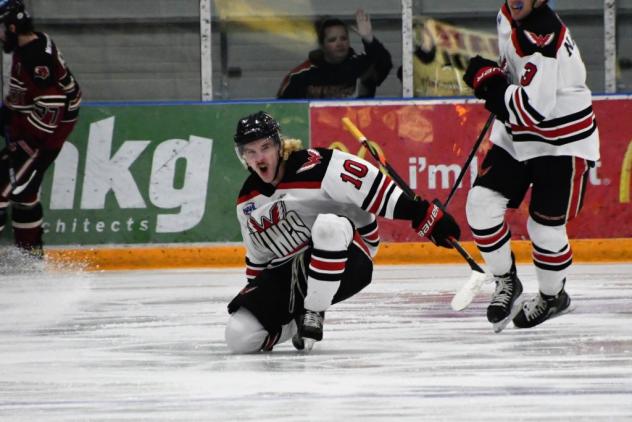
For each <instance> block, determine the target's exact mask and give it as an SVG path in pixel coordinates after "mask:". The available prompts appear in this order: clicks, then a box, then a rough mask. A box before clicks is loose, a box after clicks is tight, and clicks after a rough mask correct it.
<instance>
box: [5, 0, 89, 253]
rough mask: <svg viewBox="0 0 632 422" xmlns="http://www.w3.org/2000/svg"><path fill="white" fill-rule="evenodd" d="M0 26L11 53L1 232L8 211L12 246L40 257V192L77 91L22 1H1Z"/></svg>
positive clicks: (75, 106) (73, 118)
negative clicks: (34, 24)
mask: <svg viewBox="0 0 632 422" xmlns="http://www.w3.org/2000/svg"><path fill="white" fill-rule="evenodd" d="M0 21H1V22H2V34H1V35H0V40H1V41H2V43H3V48H4V51H5V52H6V53H12V67H11V79H10V81H9V94H8V95H7V97H6V98H5V100H4V104H3V106H2V112H1V122H0V123H1V126H2V131H0V134H1V135H2V136H4V138H5V141H6V147H5V148H4V149H3V150H2V151H0V230H2V229H3V228H4V226H5V224H6V222H7V220H8V209H9V206H10V207H11V220H12V221H11V223H12V226H13V232H14V238H15V243H16V245H17V246H18V247H19V248H22V249H24V250H25V251H27V252H29V253H31V254H32V255H34V256H37V257H41V256H42V255H43V249H42V218H43V213H42V205H41V204H40V201H39V189H40V185H41V183H42V179H43V177H44V173H45V172H46V170H47V169H48V167H49V166H50V165H51V164H52V163H53V161H54V160H55V158H56V157H57V155H58V154H59V151H60V150H61V147H62V145H63V143H64V141H65V140H66V138H67V137H68V135H69V134H70V132H71V131H72V129H73V127H74V126H75V123H76V122H77V117H78V114H79V103H80V102H81V91H80V89H79V85H78V84H77V83H76V81H75V79H74V77H73V76H72V74H71V73H70V71H69V70H68V68H67V66H66V64H65V62H64V60H63V58H62V56H61V53H60V52H59V50H57V47H56V46H55V44H54V43H53V40H51V38H50V37H49V36H48V35H47V34H45V33H42V32H35V31H34V28H33V21H32V19H31V17H30V15H29V14H28V12H27V11H26V10H25V9H24V4H23V2H22V1H21V0H0Z"/></svg>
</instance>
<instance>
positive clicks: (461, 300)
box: [443, 113, 496, 311]
mask: <svg viewBox="0 0 632 422" xmlns="http://www.w3.org/2000/svg"><path fill="white" fill-rule="evenodd" d="M495 118H496V116H494V113H491V114H490V115H489V117H488V118H487V121H486V122H485V126H483V130H481V133H480V134H479V135H478V139H476V142H475V143H474V146H473V147H472V151H471V152H470V155H469V156H468V157H467V160H465V164H463V167H462V168H461V172H460V173H459V176H458V177H457V178H456V182H454V185H453V186H452V190H451V191H450V194H449V195H448V197H447V199H446V200H445V202H444V203H443V206H444V207H445V208H448V204H449V203H450V201H451V200H452V198H453V197H454V194H455V193H456V190H457V189H458V187H459V184H460V183H461V180H463V177H464V176H465V173H466V172H467V169H468V167H469V166H470V163H471V162H472V160H473V159H474V156H475V155H476V152H477V151H478V148H479V147H480V146H481V143H482V142H483V139H485V135H486V134H487V131H488V130H489V127H490V126H491V125H492V123H493V122H494V119H495ZM487 281H491V275H488V274H485V277H470V279H469V280H468V281H467V282H466V283H464V284H463V285H462V286H461V288H460V289H459V290H457V291H456V293H455V294H454V297H453V298H452V301H451V302H450V306H451V307H452V309H454V310H455V311H461V310H463V309H465V308H467V307H468V306H469V304H470V303H472V300H474V297H476V295H477V294H478V292H480V291H481V288H482V287H483V284H484V283H485V282H487Z"/></svg>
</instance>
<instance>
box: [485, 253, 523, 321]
mask: <svg viewBox="0 0 632 422" xmlns="http://www.w3.org/2000/svg"><path fill="white" fill-rule="evenodd" d="M494 281H495V282H496V290H495V291H494V294H493V295H492V300H491V303H490V304H489V306H488V307H487V320H488V321H489V322H491V323H492V324H493V326H494V332H496V333H499V332H501V331H502V330H504V329H505V327H506V326H507V324H509V323H510V322H511V320H512V319H513V317H514V316H516V314H517V313H518V312H519V311H520V306H519V304H520V303H521V301H520V296H521V295H522V283H521V282H520V280H519V279H518V275H517V274H516V266H515V265H512V266H511V270H509V272H508V273H507V274H503V275H501V276H497V275H495V276H494Z"/></svg>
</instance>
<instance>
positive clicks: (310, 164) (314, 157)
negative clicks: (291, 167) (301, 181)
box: [296, 148, 323, 174]
mask: <svg viewBox="0 0 632 422" xmlns="http://www.w3.org/2000/svg"><path fill="white" fill-rule="evenodd" d="M307 154H308V157H307V161H306V162H305V163H304V164H303V165H302V166H301V168H300V169H298V170H296V173H297V174H298V173H302V172H304V171H307V170H311V169H313V168H314V167H316V166H317V165H319V164H320V162H321V160H322V159H323V157H322V156H321V155H320V153H319V152H318V151H316V150H315V149H311V148H310V149H308V150H307Z"/></svg>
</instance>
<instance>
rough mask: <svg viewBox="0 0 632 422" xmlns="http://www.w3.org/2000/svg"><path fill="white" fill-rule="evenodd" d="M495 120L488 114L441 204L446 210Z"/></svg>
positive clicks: (492, 115)
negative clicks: (457, 175) (459, 171)
mask: <svg viewBox="0 0 632 422" xmlns="http://www.w3.org/2000/svg"><path fill="white" fill-rule="evenodd" d="M495 118H496V116H494V113H492V114H490V115H489V117H488V118H487V121H486V122H485V126H483V130H481V133H480V134H479V135H478V139H476V142H475V143H474V146H473V147H472V151H471V152H470V155H469V156H468V157H467V160H465V163H464V164H463V167H462V168H461V173H459V177H457V178H456V182H454V185H453V186H452V190H451V191H450V194H449V195H448V198H447V199H446V200H445V202H444V203H443V206H444V207H445V208H448V204H449V203H450V201H451V200H452V197H453V196H454V194H455V193H456V190H457V189H458V188H459V184H460V183H461V180H463V177H465V173H466V172H467V169H468V167H469V166H470V163H471V162H472V160H473V159H474V156H475V155H476V152H477V151H478V147H480V146H481V143H483V139H485V134H486V133H487V131H488V130H489V127H490V126H491V125H492V123H493V122H494V119H495Z"/></svg>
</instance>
